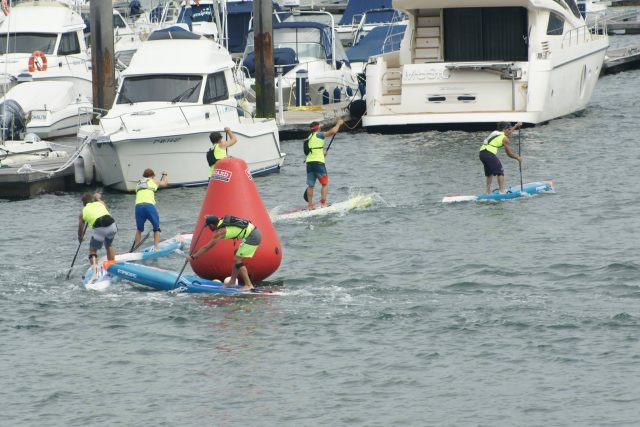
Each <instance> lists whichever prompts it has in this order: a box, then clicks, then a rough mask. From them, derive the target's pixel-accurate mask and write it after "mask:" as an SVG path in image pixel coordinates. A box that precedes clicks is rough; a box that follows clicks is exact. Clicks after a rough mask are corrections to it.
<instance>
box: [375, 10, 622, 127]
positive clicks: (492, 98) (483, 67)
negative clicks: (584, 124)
mask: <svg viewBox="0 0 640 427" xmlns="http://www.w3.org/2000/svg"><path fill="white" fill-rule="evenodd" d="M393 7H394V8H395V9H400V10H403V11H404V12H406V13H407V15H408V16H409V20H408V27H407V29H406V31H405V33H404V38H403V40H402V42H401V46H400V50H399V51H398V52H392V53H388V54H382V55H380V56H377V57H375V58H372V59H371V60H370V62H369V64H368V65H367V68H366V104H367V108H366V110H367V111H366V115H365V116H364V117H363V125H364V126H365V127H366V128H367V129H372V130H380V131H384V130H391V129H393V130H398V129H400V127H403V126H404V127H405V129H407V128H409V127H427V128H431V127H435V128H451V127H462V128H471V127H475V128H484V127H492V126H493V125H495V123H496V122H498V121H513V122H518V121H521V122H523V123H527V124H536V123H542V122H546V121H548V120H551V119H554V118H556V117H561V116H564V115H567V114H571V113H574V112H577V111H580V110H583V109H584V108H585V107H586V105H587V103H588V102H589V99H590V98H591V94H592V92H593V89H594V87H595V84H596V82H597V80H598V75H599V74H600V70H601V68H602V63H603V59H604V55H605V52H606V50H607V47H608V46H609V42H608V38H607V36H606V32H605V33H604V35H599V34H597V33H591V32H590V30H589V28H588V27H587V25H586V23H585V21H584V19H583V18H582V16H581V15H580V12H579V10H578V7H577V5H576V3H575V1H574V0H393Z"/></svg>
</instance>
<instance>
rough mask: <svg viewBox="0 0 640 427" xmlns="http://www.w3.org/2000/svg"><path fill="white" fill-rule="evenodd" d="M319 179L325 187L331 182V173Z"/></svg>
mask: <svg viewBox="0 0 640 427" xmlns="http://www.w3.org/2000/svg"><path fill="white" fill-rule="evenodd" d="M318 181H320V184H322V186H323V187H326V186H327V184H329V175H324V176H321V177H320V178H318Z"/></svg>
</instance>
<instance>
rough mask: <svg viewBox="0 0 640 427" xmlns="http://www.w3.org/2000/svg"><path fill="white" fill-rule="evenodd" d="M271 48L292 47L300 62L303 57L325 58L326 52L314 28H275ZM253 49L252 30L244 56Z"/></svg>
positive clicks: (318, 32)
mask: <svg viewBox="0 0 640 427" xmlns="http://www.w3.org/2000/svg"><path fill="white" fill-rule="evenodd" d="M300 30H305V31H300ZM273 48H274V49H286V48H289V49H292V50H293V51H294V52H295V53H296V57H297V58H298V60H299V61H300V62H303V61H304V59H321V60H325V59H327V52H326V51H325V48H324V46H323V45H322V44H321V43H320V31H319V30H318V29H316V28H303V29H300V28H282V29H277V30H276V31H274V34H273ZM253 51H254V46H253V32H251V33H249V37H247V49H246V51H245V55H244V56H245V58H246V57H247V56H248V55H249V54H250V53H251V52H253Z"/></svg>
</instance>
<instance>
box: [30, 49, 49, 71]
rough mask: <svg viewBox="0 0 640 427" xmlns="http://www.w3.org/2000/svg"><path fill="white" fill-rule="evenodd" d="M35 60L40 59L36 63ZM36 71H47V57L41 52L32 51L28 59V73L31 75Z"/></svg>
mask: <svg viewBox="0 0 640 427" xmlns="http://www.w3.org/2000/svg"><path fill="white" fill-rule="evenodd" d="M36 58H40V60H38V61H36ZM36 70H38V71H47V57H46V56H44V52H43V51H41V50H34V51H33V53H32V54H31V56H30V57H29V72H30V73H33V72H34V71H36Z"/></svg>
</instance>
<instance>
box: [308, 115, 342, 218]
mask: <svg viewBox="0 0 640 427" xmlns="http://www.w3.org/2000/svg"><path fill="white" fill-rule="evenodd" d="M343 123H344V120H342V119H338V122H337V123H336V124H335V126H334V127H332V128H331V129H329V130H328V131H325V132H320V123H318V122H312V123H311V125H309V130H310V131H311V134H310V135H309V136H308V137H307V140H306V141H305V155H306V156H307V158H306V160H305V162H306V164H307V197H306V200H307V203H308V208H309V209H313V208H314V205H313V187H314V186H315V185H316V179H317V180H318V181H319V182H320V184H321V185H322V190H320V206H321V207H323V208H325V207H327V192H328V191H329V175H328V174H327V167H326V165H325V157H326V156H327V150H325V148H324V140H325V138H326V137H328V136H333V135H335V134H336V133H338V131H339V130H340V126H342V124H343Z"/></svg>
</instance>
